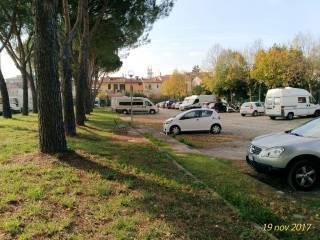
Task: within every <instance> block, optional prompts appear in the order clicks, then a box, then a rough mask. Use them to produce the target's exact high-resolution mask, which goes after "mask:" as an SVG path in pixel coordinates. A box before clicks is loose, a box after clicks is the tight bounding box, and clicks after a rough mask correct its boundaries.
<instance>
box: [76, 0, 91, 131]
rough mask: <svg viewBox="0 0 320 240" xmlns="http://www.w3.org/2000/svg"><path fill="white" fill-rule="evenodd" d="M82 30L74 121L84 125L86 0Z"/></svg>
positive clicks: (86, 74)
mask: <svg viewBox="0 0 320 240" xmlns="http://www.w3.org/2000/svg"><path fill="white" fill-rule="evenodd" d="M82 16H83V32H82V36H81V39H80V52H79V60H78V72H77V81H76V123H77V124H78V125H80V126H84V122H85V119H86V115H85V110H86V99H85V98H86V95H87V93H86V88H87V87H88V86H87V79H88V67H89V66H88V59H89V16H88V0H83V1H82Z"/></svg>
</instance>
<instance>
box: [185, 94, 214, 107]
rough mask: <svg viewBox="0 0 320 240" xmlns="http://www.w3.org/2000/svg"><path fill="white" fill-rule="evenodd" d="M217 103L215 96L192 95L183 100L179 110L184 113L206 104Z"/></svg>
mask: <svg viewBox="0 0 320 240" xmlns="http://www.w3.org/2000/svg"><path fill="white" fill-rule="evenodd" d="M215 101H216V97H215V96H214V95H192V96H190V97H186V98H185V99H184V100H183V102H182V103H181V105H180V106H179V109H180V110H181V111H183V110H188V109H192V108H201V107H202V105H203V104H204V103H212V102H215Z"/></svg>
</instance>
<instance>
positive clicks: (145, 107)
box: [111, 97, 159, 114]
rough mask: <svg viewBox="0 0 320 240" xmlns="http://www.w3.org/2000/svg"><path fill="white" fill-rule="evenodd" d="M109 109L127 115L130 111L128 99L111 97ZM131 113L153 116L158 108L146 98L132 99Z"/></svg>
mask: <svg viewBox="0 0 320 240" xmlns="http://www.w3.org/2000/svg"><path fill="white" fill-rule="evenodd" d="M111 108H112V110H113V111H116V112H118V113H123V114H128V113H130V111H131V98H130V97H113V98H111ZM132 112H141V113H150V114H155V113H157V112H159V108H158V107H157V106H155V105H154V104H153V103H152V102H151V101H150V100H149V99H148V98H143V97H133V98H132Z"/></svg>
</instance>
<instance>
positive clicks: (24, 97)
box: [21, 66, 29, 116]
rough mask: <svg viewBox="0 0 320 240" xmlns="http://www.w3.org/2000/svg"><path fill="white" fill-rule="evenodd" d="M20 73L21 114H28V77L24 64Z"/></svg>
mask: <svg viewBox="0 0 320 240" xmlns="http://www.w3.org/2000/svg"><path fill="white" fill-rule="evenodd" d="M21 74H22V115H24V116H28V115H29V99H28V97H29V96H28V77H27V71H26V66H21Z"/></svg>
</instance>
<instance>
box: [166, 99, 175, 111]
mask: <svg viewBox="0 0 320 240" xmlns="http://www.w3.org/2000/svg"><path fill="white" fill-rule="evenodd" d="M174 102H175V100H168V101H166V103H165V105H164V107H165V108H168V109H169V108H171V105H172V104H173V103H174Z"/></svg>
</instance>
